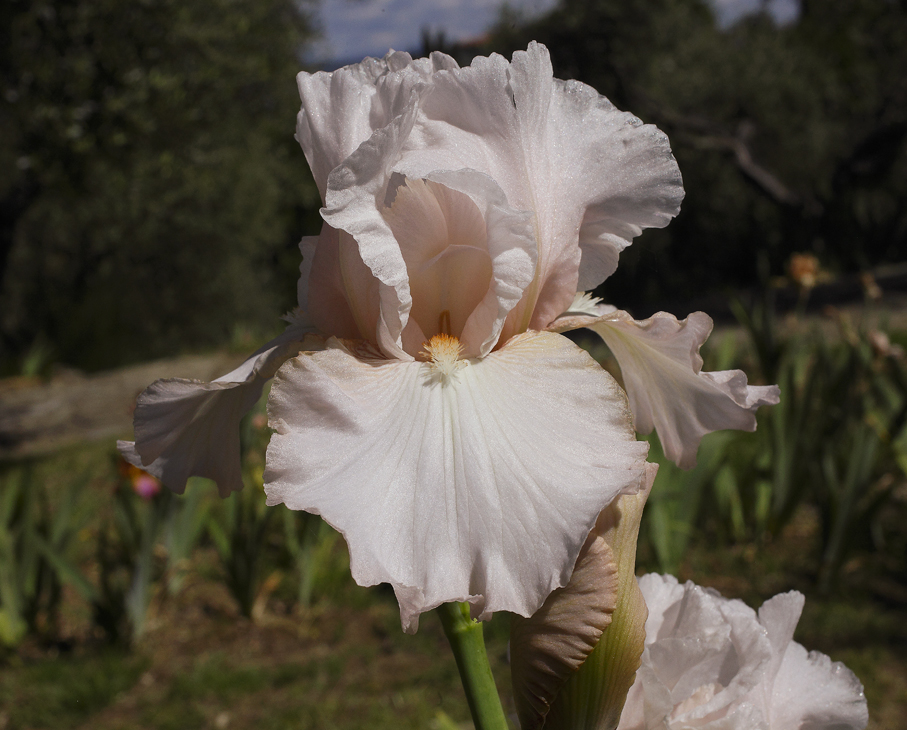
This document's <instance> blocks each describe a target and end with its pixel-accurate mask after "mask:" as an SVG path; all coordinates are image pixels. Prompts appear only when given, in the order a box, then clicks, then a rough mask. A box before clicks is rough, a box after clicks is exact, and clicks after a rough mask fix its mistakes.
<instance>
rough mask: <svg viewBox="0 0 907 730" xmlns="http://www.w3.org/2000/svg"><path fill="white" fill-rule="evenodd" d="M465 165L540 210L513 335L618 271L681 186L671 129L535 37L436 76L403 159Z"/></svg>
mask: <svg viewBox="0 0 907 730" xmlns="http://www.w3.org/2000/svg"><path fill="white" fill-rule="evenodd" d="M460 168H470V169H474V170H478V171H480V172H484V173H487V174H488V175H489V176H490V177H491V178H492V179H494V180H495V182H497V183H498V184H499V185H500V186H501V188H502V189H503V191H504V193H505V195H506V197H507V201H508V203H509V204H510V205H511V206H512V207H514V208H516V209H518V210H526V211H531V212H532V213H533V214H534V216H535V221H534V225H535V227H536V236H537V238H538V241H539V268H538V275H537V279H536V282H535V283H534V285H533V286H532V287H529V288H528V289H527V292H526V294H525V296H524V298H523V301H522V302H521V303H520V304H519V305H518V306H517V307H516V308H515V310H514V314H513V315H512V322H511V324H509V325H508V329H507V330H506V331H505V335H504V336H505V337H507V336H509V334H512V332H516V331H522V330H523V329H526V328H527V327H530V328H534V329H541V328H543V327H545V326H546V325H548V324H549V323H550V322H551V321H552V320H553V319H554V318H555V317H556V316H557V315H559V314H560V313H561V312H563V311H565V310H566V309H567V308H568V306H569V305H570V302H571V301H572V299H573V295H574V293H575V292H576V291H577V289H578V288H592V287H594V286H595V285H597V284H599V283H600V282H601V281H603V280H604V279H605V278H606V277H607V276H608V275H610V274H611V273H612V272H613V271H614V268H615V267H616V264H617V255H618V253H619V251H620V250H621V249H622V248H624V247H625V246H627V245H629V243H630V240H631V239H632V238H633V237H634V236H636V235H638V234H639V233H640V231H641V230H642V229H643V228H647V227H653V226H654V227H662V226H664V225H667V223H668V221H669V220H670V219H671V218H672V217H673V216H674V215H676V214H677V211H678V209H679V205H680V200H681V198H682V197H683V188H682V182H681V178H680V172H679V170H678V167H677V163H676V161H675V160H674V157H673V156H672V154H671V151H670V147H669V144H668V140H667V137H665V135H664V134H663V133H662V132H660V131H658V130H657V129H656V128H655V127H653V126H651V125H643V124H642V123H641V122H640V121H639V120H638V119H637V118H636V117H634V116H633V115H632V114H627V113H625V112H620V111H618V110H617V109H615V108H614V106H613V105H612V104H611V103H610V102H609V101H608V100H607V99H605V98H604V97H602V96H600V95H599V94H598V93H597V92H596V91H595V90H594V89H592V88H591V87H589V86H586V85H585V84H581V83H579V82H574V81H571V82H562V81H559V80H556V79H554V77H553V73H552V68H551V61H550V58H549V55H548V51H547V49H546V48H545V47H544V46H542V45H539V44H536V43H532V44H530V46H529V48H528V50H527V51H519V52H517V53H515V54H514V55H513V61H512V62H511V63H508V62H507V60H506V59H504V58H503V57H501V56H498V55H492V56H490V57H489V58H476V59H474V60H473V62H472V64H471V65H470V66H469V67H466V68H462V69H449V70H445V71H442V72H438V73H435V74H434V76H433V77H432V91H431V93H430V94H428V95H426V97H425V99H424V102H423V103H422V109H421V112H420V115H419V118H418V119H417V122H416V125H415V128H414V129H413V132H412V134H411V135H410V137H409V138H408V140H407V142H406V144H405V145H404V148H403V151H402V158H401V161H400V162H399V163H398V164H397V166H396V168H395V169H397V170H399V171H400V172H402V173H404V174H406V175H407V176H408V177H425V176H426V175H428V174H429V173H430V172H432V171H434V170H438V169H446V170H456V169H460Z"/></svg>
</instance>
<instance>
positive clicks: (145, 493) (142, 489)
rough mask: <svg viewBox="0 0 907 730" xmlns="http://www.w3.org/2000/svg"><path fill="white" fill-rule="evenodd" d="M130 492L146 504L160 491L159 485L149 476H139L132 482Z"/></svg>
mask: <svg viewBox="0 0 907 730" xmlns="http://www.w3.org/2000/svg"><path fill="white" fill-rule="evenodd" d="M132 490H133V491H134V492H135V493H136V494H137V495H139V496H140V497H141V498H142V499H144V500H145V501H146V502H147V501H149V500H151V499H152V498H153V497H154V496H156V495H157V493H158V492H160V491H161V483H160V482H159V481H158V480H157V479H155V478H154V477H153V476H151V475H150V474H140V475H139V476H137V477H135V478H134V479H133V480H132Z"/></svg>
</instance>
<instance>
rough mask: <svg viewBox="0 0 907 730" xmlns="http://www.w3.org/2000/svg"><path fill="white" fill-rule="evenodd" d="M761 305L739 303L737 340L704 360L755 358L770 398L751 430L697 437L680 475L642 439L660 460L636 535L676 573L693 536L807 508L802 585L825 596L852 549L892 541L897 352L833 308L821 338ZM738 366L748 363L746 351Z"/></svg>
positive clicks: (771, 528)
mask: <svg viewBox="0 0 907 730" xmlns="http://www.w3.org/2000/svg"><path fill="white" fill-rule="evenodd" d="M767 311H770V310H765V309H758V310H756V311H755V312H750V313H747V312H745V311H742V310H741V311H740V316H741V317H742V318H743V320H744V324H745V325H746V326H747V330H748V334H749V341H748V342H747V343H746V347H745V348H744V347H740V344H741V343H738V345H737V352H736V353H731V355H732V357H731V359H730V360H728V359H727V356H728V354H729V353H728V352H727V350H728V348H727V347H726V346H725V345H724V344H723V343H721V344H719V345H718V348H717V349H716V350H712V351H711V352H709V353H707V354H706V360H707V362H706V366H705V367H706V369H708V370H713V369H714V370H717V369H725V368H727V367H728V366H734V365H736V366H739V365H741V364H744V363H745V362H746V361H747V360H749V359H750V358H755V359H756V360H757V361H758V363H759V364H760V365H761V369H762V371H763V372H764V373H766V375H765V376H763V377H764V378H765V379H766V380H767V381H768V382H777V383H779V384H780V386H781V402H780V403H779V404H778V405H776V406H773V407H771V408H763V409H761V410H760V412H759V414H758V421H759V427H758V429H757V431H756V433H755V434H750V433H745V432H739V431H722V432H718V433H714V434H709V435H708V436H707V437H706V438H705V439H703V442H702V445H701V446H700V449H699V454H698V462H697V465H696V467H695V468H694V469H692V470H691V471H689V472H684V471H682V470H680V469H678V468H677V467H675V466H674V465H673V464H671V463H670V462H666V460H665V458H664V455H663V454H662V452H661V448H660V446H659V444H658V439H657V437H656V436H652V437H650V438H649V441H650V443H651V446H652V448H651V450H650V452H649V454H650V457H649V458H650V460H652V461H655V462H658V463H659V464H660V467H659V473H658V477H657V479H656V481H655V486H654V488H653V490H652V495H651V497H650V498H649V503H648V504H647V506H646V510H645V513H644V515H643V526H642V529H641V531H640V534H641V538H640V541H641V545H644V546H646V547H644V548H643V549H651V551H652V553H653V554H654V558H655V562H656V563H657V565H658V566H659V570H662V571H664V572H671V573H677V572H679V570H680V567H681V564H682V562H683V560H684V558H685V555H686V550H687V546H688V545H689V543H690V539H691V536H693V535H694V534H699V535H709V536H710V537H711V539H713V540H714V541H716V542H718V543H721V544H725V545H734V544H736V545H742V544H746V543H748V542H753V543H755V544H758V545H761V546H764V545H765V544H766V543H767V542H770V541H772V540H774V539H777V538H779V536H780V535H781V534H782V532H783V531H784V530H785V529H787V528H788V527H789V526H790V525H791V523H792V521H793V520H794V519H796V518H797V517H801V518H802V517H803V516H804V514H810V515H813V516H814V517H815V520H816V523H817V525H816V527H817V529H816V534H815V536H814V544H813V545H811V546H810V549H811V551H812V552H811V555H810V565H811V567H810V568H809V572H810V573H811V582H813V583H815V584H816V585H817V586H818V588H819V589H820V590H821V591H823V592H825V593H828V592H830V591H831V590H832V589H833V588H834V587H835V584H836V582H837V580H838V578H839V574H840V571H841V569H842V567H843V566H844V564H845V562H846V561H848V560H849V559H851V558H853V557H854V556H855V555H858V554H860V553H864V554H865V553H866V552H872V551H878V552H879V553H880V554H885V553H886V552H888V553H891V554H894V552H896V551H897V550H899V549H900V547H899V546H897V545H896V544H895V542H896V541H895V542H892V534H891V533H892V530H891V524H890V521H891V519H892V514H898V512H899V510H901V511H902V506H898V505H899V504H900V505H902V504H903V499H899V500H894V499H893V496H894V495H895V492H896V491H897V490H898V489H903V486H904V484H905V483H907V469H905V466H907V360H905V355H904V351H903V349H901V348H900V347H898V346H892V345H891V344H890V342H889V341H888V339H887V336H884V335H882V334H881V333H880V332H879V331H878V330H873V329H868V328H864V327H856V326H854V325H853V323H852V322H851V321H850V320H849V319H848V318H847V317H845V316H839V319H838V322H837V325H838V327H839V328H840V332H839V334H838V336H836V337H833V338H829V337H828V336H827V335H826V334H825V333H823V332H821V331H820V330H818V329H814V330H807V331H806V332H803V331H798V332H795V333H791V332H788V333H786V334H783V335H780V334H778V332H777V331H776V324H775V320H774V317H773V316H772V315H771V314H770V313H766V312H767ZM800 326H801V327H804V325H803V324H802V323H801V325H800ZM725 342H726V343H733V342H734V339H733V336H732V335H728V336H727V337H726V338H725ZM723 351H724V352H723ZM747 353H748V354H747ZM745 367H746V369H747V371H748V372H750V373H753V371H755V370H757V366H756V362H752V360H750V362H749V364H748V365H745ZM901 519H902V518H901ZM886 520H887V521H888V523H887V524H886ZM904 567H905V566H903V565H901V566H900V567H899V568H896V569H895V570H899V571H903V570H904ZM901 578H903V576H901Z"/></svg>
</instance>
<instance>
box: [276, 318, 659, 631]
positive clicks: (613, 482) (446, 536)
mask: <svg viewBox="0 0 907 730" xmlns="http://www.w3.org/2000/svg"><path fill="white" fill-rule="evenodd" d="M356 355H358V357H357V356H356ZM269 408H270V416H271V426H272V428H274V429H275V430H276V431H277V433H276V434H275V436H274V437H273V439H272V441H271V445H270V447H269V450H268V468H267V472H266V474H265V481H266V491H267V493H268V501H269V503H270V504H277V503H281V502H283V503H285V504H286V505H287V506H288V507H290V508H291V509H305V510H308V511H311V512H315V513H318V514H321V515H322V516H323V517H324V518H325V519H326V520H327V521H328V522H329V523H330V524H332V525H333V526H335V527H336V528H337V529H338V530H340V531H341V532H342V533H343V534H344V536H345V538H346V540H347V543H348V544H349V548H350V558H351V567H352V571H353V576H354V578H355V579H356V581H357V582H358V583H360V584H361V585H374V584H377V583H381V582H387V583H390V584H391V585H392V586H393V587H394V590H395V591H396V593H397V597H398V599H399V601H400V609H401V618H402V621H403V625H404V628H405V629H406V630H408V631H414V630H415V629H416V627H417V625H418V617H419V614H420V613H422V612H423V611H426V610H428V609H430V608H433V607H435V606H437V605H439V604H441V603H444V602H448V601H465V600H468V601H469V602H470V603H472V604H473V611H474V614H475V615H476V616H488V615H490V614H491V613H492V612H494V611H499V610H508V611H513V612H515V613H519V614H521V615H524V616H528V615H530V614H532V613H533V612H534V611H535V610H537V609H538V608H539V606H540V605H541V604H542V602H543V601H544V599H545V597H546V596H547V595H548V594H549V593H550V592H551V590H553V589H554V588H556V587H558V586H560V585H563V584H564V583H566V581H567V579H568V578H569V576H570V573H571V571H572V569H573V565H574V563H575V561H576V558H577V555H578V553H579V549H580V547H581V546H582V544H583V542H584V541H585V539H586V536H587V534H588V533H589V530H590V529H591V527H592V525H593V524H594V522H595V519H596V517H597V516H598V514H599V512H600V511H601V510H602V509H603V508H604V506H605V505H607V504H608V503H609V502H610V501H611V500H612V499H613V498H614V497H615V496H617V495H618V494H620V493H622V492H633V491H635V490H636V489H638V488H639V485H640V483H641V479H642V477H643V475H644V459H645V455H646V451H647V448H646V445H645V444H643V443H639V442H636V441H634V440H633V434H632V428H631V426H630V420H629V411H628V410H627V406H626V400H625V398H624V396H623V394H622V392H621V390H620V388H619V387H618V386H617V385H616V383H614V381H613V380H612V378H611V377H610V376H609V375H608V374H607V373H605V372H604V371H603V370H602V369H601V368H600V367H599V366H598V365H597V364H596V363H595V362H594V361H593V360H592V359H591V358H590V357H589V356H588V355H587V354H586V353H585V352H583V351H582V350H580V349H579V348H578V347H576V346H575V345H573V344H572V343H571V342H570V341H569V340H567V339H565V338H563V337H560V336H557V335H553V334H549V333H526V334H525V335H522V336H520V337H517V338H515V339H514V340H512V341H511V342H509V343H508V344H507V345H506V346H505V347H504V348H502V349H501V350H498V351H495V352H493V353H491V354H490V355H489V356H487V357H486V358H483V359H480V360H471V361H468V364H467V361H463V366H462V367H460V368H458V369H456V371H455V372H453V373H452V374H451V375H450V376H443V375H442V374H441V373H439V372H438V371H437V369H436V367H435V366H434V364H432V363H424V362H415V361H413V362H401V361H388V360H379V359H369V358H367V357H364V356H363V353H361V352H359V353H353V352H350V351H349V350H348V349H346V348H345V347H343V346H342V345H341V343H339V342H336V341H334V342H332V343H331V344H330V345H329V348H328V349H327V350H326V351H324V352H321V353H315V354H312V355H302V356H300V357H297V358H294V359H293V360H290V361H288V362H287V363H286V365H284V367H283V368H282V369H281V371H280V372H279V373H278V375H277V379H276V382H275V384H274V386H273V388H272V391H271V399H270V404H269ZM555 434H556V436H557V437H556V438H554V435H555Z"/></svg>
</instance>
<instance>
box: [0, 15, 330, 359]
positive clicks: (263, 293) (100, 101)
mask: <svg viewBox="0 0 907 730" xmlns="http://www.w3.org/2000/svg"><path fill="white" fill-rule="evenodd" d="M304 8H305V5H304V4H303V5H300V4H299V3H296V2H291V1H290V0H254V1H253V0H205V1H204V2H200V1H199V0H138V1H137V2H130V3H123V2H119V1H118V0H54V1H53V2H51V1H50V0H9V1H8V2H4V3H2V5H0V368H2V370H0V372H2V371H5V372H7V373H8V372H10V371H19V370H20V369H21V365H22V363H23V362H24V361H27V360H28V359H29V354H33V353H34V352H35V351H40V352H41V353H42V359H43V360H44V361H52V360H60V361H63V362H66V363H69V364H72V365H76V366H79V367H85V368H97V367H107V366H113V365H117V364H121V363H125V362H132V361H137V360H141V359H144V358H148V357H151V356H158V355H161V354H170V353H172V352H173V351H175V350H178V349H179V348H180V347H185V346H192V347H194V348H198V347H204V346H210V345H213V344H222V343H223V342H226V341H228V340H229V339H230V336H231V335H232V334H233V332H234V327H235V326H236V324H237V323H239V324H241V325H244V326H246V327H248V328H253V329H255V330H259V331H260V330H262V329H263V328H266V327H269V326H274V325H273V324H272V322H276V317H277V315H279V314H280V313H281V312H282V311H284V310H285V309H287V308H290V307H292V306H294V305H295V300H294V297H293V293H294V291H295V287H294V282H295V278H296V276H297V267H298V264H299V253H298V249H297V247H296V244H297V242H298V240H299V236H300V235H301V229H302V228H303V226H302V224H301V220H300V219H301V217H303V216H304V215H305V214H306V212H307V211H308V210H310V209H317V207H318V201H317V191H316V190H315V188H314V185H313V183H312V182H311V179H310V177H309V173H308V170H307V166H306V164H305V160H304V158H303V156H302V153H301V152H300V151H299V149H298V146H297V145H296V143H295V141H294V140H293V129H294V118H295V114H296V111H297V110H298V106H299V101H298V96H297V94H296V89H295V84H294V77H295V75H296V73H297V72H298V71H299V65H300V64H299V60H298V58H299V53H300V51H301V49H302V47H303V44H304V43H305V42H306V40H307V39H308V38H309V37H310V26H309V22H308V20H307V17H306V15H305V14H304ZM32 359H33V358H32ZM33 365H34V364H33V363H31V364H30V366H32V369H34V367H33Z"/></svg>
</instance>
